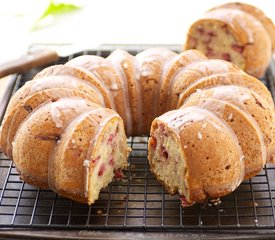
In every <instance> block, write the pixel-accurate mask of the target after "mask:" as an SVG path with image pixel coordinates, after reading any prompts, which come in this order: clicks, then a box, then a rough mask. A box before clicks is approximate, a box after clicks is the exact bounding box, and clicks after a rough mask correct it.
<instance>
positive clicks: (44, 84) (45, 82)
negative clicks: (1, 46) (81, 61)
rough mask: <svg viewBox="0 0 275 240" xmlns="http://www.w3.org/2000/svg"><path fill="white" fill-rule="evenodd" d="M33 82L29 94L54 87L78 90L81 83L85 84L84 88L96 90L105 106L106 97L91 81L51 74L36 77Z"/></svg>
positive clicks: (101, 103)
mask: <svg viewBox="0 0 275 240" xmlns="http://www.w3.org/2000/svg"><path fill="white" fill-rule="evenodd" d="M32 83H33V84H32V86H31V89H30V92H29V95H32V94H34V93H36V92H39V91H42V90H47V89H52V88H69V89H73V90H74V89H75V90H77V89H78V87H79V86H80V85H83V88H91V90H92V91H93V92H95V94H96V96H97V97H98V98H99V100H100V105H101V106H102V107H105V101H104V98H103V96H102V94H101V92H100V91H99V90H98V88H97V87H96V86H94V85H93V84H91V83H90V82H88V81H83V80H81V79H79V78H74V77H70V76H50V77H44V78H41V79H36V80H34V81H32Z"/></svg>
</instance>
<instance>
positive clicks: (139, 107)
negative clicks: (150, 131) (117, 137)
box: [133, 54, 144, 132]
mask: <svg viewBox="0 0 275 240" xmlns="http://www.w3.org/2000/svg"><path fill="white" fill-rule="evenodd" d="M139 56H140V55H139V54H138V55H137V56H136V57H134V58H133V61H134V62H133V65H134V79H135V82H136V84H137V85H136V93H137V99H136V101H137V102H136V106H137V116H138V119H137V120H138V121H140V123H139V124H138V125H137V126H136V127H137V129H138V132H142V129H143V123H144V119H143V117H142V112H143V95H142V86H141V81H140V76H141V75H142V74H143V72H142V71H143V69H142V67H141V66H142V61H140V59H139Z"/></svg>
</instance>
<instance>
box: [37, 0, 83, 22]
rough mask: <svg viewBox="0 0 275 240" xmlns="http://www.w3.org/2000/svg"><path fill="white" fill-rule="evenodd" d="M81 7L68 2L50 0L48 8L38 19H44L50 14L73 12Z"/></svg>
mask: <svg viewBox="0 0 275 240" xmlns="http://www.w3.org/2000/svg"><path fill="white" fill-rule="evenodd" d="M80 8H81V7H79V6H76V5H73V4H68V3H55V2H54V0H51V1H50V4H49V5H48V7H47V9H46V10H45V11H44V13H43V14H42V15H41V16H40V17H39V18H38V20H42V19H44V18H46V17H48V16H50V15H57V14H63V13H67V12H72V11H74V10H77V9H80Z"/></svg>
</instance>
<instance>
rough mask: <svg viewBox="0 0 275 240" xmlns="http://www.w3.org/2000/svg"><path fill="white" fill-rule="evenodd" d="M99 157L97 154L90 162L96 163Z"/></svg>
mask: <svg viewBox="0 0 275 240" xmlns="http://www.w3.org/2000/svg"><path fill="white" fill-rule="evenodd" d="M99 159H100V156H97V157H96V158H94V159H92V160H91V162H92V163H97V161H98V160H99Z"/></svg>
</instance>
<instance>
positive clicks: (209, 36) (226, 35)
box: [184, 2, 275, 77]
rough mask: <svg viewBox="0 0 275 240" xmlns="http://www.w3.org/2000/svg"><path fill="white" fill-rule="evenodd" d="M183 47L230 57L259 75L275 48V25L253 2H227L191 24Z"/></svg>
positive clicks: (212, 56) (255, 74) (229, 59)
mask: <svg viewBox="0 0 275 240" xmlns="http://www.w3.org/2000/svg"><path fill="white" fill-rule="evenodd" d="M184 49H198V50H200V51H202V52H203V53H204V54H205V55H206V56H207V57H209V58H218V59H223V60H226V61H231V62H233V63H234V64H236V65H238V66H239V67H240V68H241V69H242V70H244V71H245V72H247V73H248V74H250V75H253V76H255V77H262V76H263V74H264V72H265V70H266V68H267V66H268V64H269V61H270V58H271V54H272V49H273V51H274V49H275V26H274V24H273V23H272V21H271V20H270V19H269V18H268V17H266V16H265V14H264V13H263V12H262V11H261V10H259V9H257V8H256V7H254V6H251V5H249V4H245V3H237V2H235V3H227V4H224V5H221V6H218V7H215V8H213V9H211V10H210V11H208V12H206V13H205V15H204V16H202V18H200V19H199V20H197V21H196V22H194V23H193V24H192V25H191V27H190V28H189V31H188V35H187V40H186V43H185V46H184Z"/></svg>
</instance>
